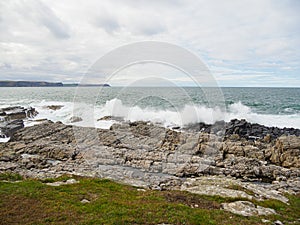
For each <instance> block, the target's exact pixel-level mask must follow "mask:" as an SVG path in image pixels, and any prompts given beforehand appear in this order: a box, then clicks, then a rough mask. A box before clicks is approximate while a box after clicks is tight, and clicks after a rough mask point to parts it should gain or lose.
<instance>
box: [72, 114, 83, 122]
mask: <svg viewBox="0 0 300 225" xmlns="http://www.w3.org/2000/svg"><path fill="white" fill-rule="evenodd" d="M80 121H82V118H81V117H79V116H72V117H71V118H70V123H77V122H80Z"/></svg>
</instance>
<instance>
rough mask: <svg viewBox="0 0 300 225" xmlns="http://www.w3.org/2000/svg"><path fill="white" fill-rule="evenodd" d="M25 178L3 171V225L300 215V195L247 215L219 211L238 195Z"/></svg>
mask: <svg viewBox="0 0 300 225" xmlns="http://www.w3.org/2000/svg"><path fill="white" fill-rule="evenodd" d="M21 179H22V178H21V177H20V176H18V175H8V174H6V175H0V180H1V181H0V224H160V223H166V224H264V223H262V222H261V219H262V218H265V219H270V220H272V221H274V220H276V219H279V220H281V221H286V222H287V221H295V220H296V219H298V218H299V216H300V198H299V196H298V197H295V196H289V198H290V205H285V204H283V203H280V202H278V201H273V200H267V201H264V202H255V203H256V204H260V205H261V206H265V207H271V208H274V209H275V210H276V211H277V212H278V215H273V216H269V217H242V216H237V215H234V214H231V213H229V212H225V211H223V210H220V209H219V208H220V204H221V203H222V202H229V201H234V200H235V199H226V198H221V197H211V196H200V195H194V194H190V193H187V192H180V191H150V190H143V189H138V188H135V187H131V186H127V185H122V184H118V183H115V182H112V181H109V180H103V179H95V178H94V179H92V178H82V177H75V179H76V180H78V181H79V183H77V184H70V185H62V186H58V187H52V186H48V185H46V183H47V182H54V181H57V180H66V179H69V177H60V178H58V179H56V180H53V179H48V180H33V179H26V180H21ZM18 180H20V181H18ZM16 181H17V182H16ZM83 199H86V200H89V201H90V202H89V203H82V202H81V201H82V200H83Z"/></svg>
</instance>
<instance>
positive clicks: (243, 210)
mask: <svg viewBox="0 0 300 225" xmlns="http://www.w3.org/2000/svg"><path fill="white" fill-rule="evenodd" d="M221 206H222V208H223V209H224V210H225V211H228V212H231V213H234V214H237V215H241V216H262V215H272V214H276V212H275V210H274V209H270V208H264V207H261V206H256V205H254V204H253V203H252V202H248V201H236V202H231V203H222V204H221Z"/></svg>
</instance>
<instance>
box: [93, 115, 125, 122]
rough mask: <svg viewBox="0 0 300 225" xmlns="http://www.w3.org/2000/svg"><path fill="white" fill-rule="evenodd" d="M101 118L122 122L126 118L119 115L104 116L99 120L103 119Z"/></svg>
mask: <svg viewBox="0 0 300 225" xmlns="http://www.w3.org/2000/svg"><path fill="white" fill-rule="evenodd" d="M101 120H115V121H119V122H122V121H124V118H123V117H119V116H103V117H102V118H100V119H97V121H101Z"/></svg>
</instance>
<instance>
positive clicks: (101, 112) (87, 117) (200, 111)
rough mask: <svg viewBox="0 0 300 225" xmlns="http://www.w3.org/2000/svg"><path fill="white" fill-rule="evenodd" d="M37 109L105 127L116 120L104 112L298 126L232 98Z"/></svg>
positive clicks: (168, 121) (45, 115) (46, 115)
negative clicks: (164, 106) (173, 106)
mask: <svg viewBox="0 0 300 225" xmlns="http://www.w3.org/2000/svg"><path fill="white" fill-rule="evenodd" d="M48 105H63V107H62V108H61V109H59V110H55V111H54V110H50V109H48V108H47V107H46V106H48ZM32 106H33V107H36V109H37V110H38V111H39V115H38V116H37V119H50V120H52V121H62V122H63V123H66V124H71V122H70V118H71V117H72V116H78V117H81V118H82V119H83V120H82V121H80V122H77V123H74V124H76V125H78V126H94V127H99V128H105V129H107V128H109V127H110V126H111V124H112V123H114V122H116V121H112V120H110V121H103V120H100V121H99V119H100V118H102V117H104V116H116V117H123V118H124V120H126V121H138V120H143V121H151V122H154V123H160V124H163V125H164V126H174V125H179V126H183V125H186V124H189V123H196V122H205V123H214V122H215V121H218V120H225V121H230V120H231V119H235V118H237V119H246V120H247V121H249V122H252V123H259V124H264V125H266V126H277V127H281V128H283V127H294V128H300V115H299V114H291V115H272V114H259V113H256V112H253V111H252V109H251V108H250V107H248V106H245V105H243V104H242V103H241V102H236V103H234V104H231V105H229V106H228V109H227V110H226V111H224V110H221V109H220V108H210V107H207V106H204V105H185V106H184V107H183V108H181V109H178V110H177V111H174V110H158V109H153V108H141V107H139V106H127V105H125V104H123V102H122V101H121V100H120V99H112V100H110V101H107V102H106V103H105V104H104V105H100V106H92V105H88V104H85V103H76V104H73V103H71V102H41V103H39V104H33V105H32Z"/></svg>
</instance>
